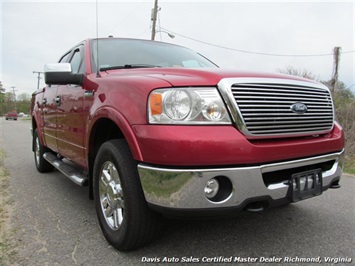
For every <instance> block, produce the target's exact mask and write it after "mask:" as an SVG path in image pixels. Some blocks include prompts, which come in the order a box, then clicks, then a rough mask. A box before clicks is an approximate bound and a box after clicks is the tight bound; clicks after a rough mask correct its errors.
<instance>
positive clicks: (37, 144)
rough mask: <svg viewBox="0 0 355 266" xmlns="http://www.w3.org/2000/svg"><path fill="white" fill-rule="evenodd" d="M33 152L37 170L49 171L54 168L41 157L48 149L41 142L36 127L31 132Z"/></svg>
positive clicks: (41, 171)
mask: <svg viewBox="0 0 355 266" xmlns="http://www.w3.org/2000/svg"><path fill="white" fill-rule="evenodd" d="M32 145H33V153H34V157H35V164H36V168H37V170H38V172H40V173H47V172H51V171H53V169H54V166H53V165H51V164H50V163H49V162H47V161H46V160H45V159H44V158H43V154H44V153H45V152H47V151H48V149H47V148H46V147H44V146H42V144H41V140H40V139H39V135H38V129H37V128H36V129H35V131H34V133H33V143H32Z"/></svg>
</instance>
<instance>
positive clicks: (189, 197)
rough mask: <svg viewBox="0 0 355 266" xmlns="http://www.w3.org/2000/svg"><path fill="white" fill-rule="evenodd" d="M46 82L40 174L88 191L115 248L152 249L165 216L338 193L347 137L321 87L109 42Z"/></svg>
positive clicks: (37, 96) (37, 97)
mask: <svg viewBox="0 0 355 266" xmlns="http://www.w3.org/2000/svg"><path fill="white" fill-rule="evenodd" d="M45 82H46V84H47V86H46V87H45V88H43V89H40V90H38V91H36V92H35V93H33V98H32V111H31V113H32V129H33V151H34V159H35V164H36V167H37V169H38V171H39V172H41V173H44V172H48V171H51V170H53V168H54V167H55V168H57V169H58V170H60V171H61V172H63V173H64V174H65V175H66V176H68V177H69V178H70V179H71V180H72V181H74V182H75V183H77V184H79V185H82V186H89V188H90V189H89V192H90V195H89V196H90V198H93V199H94V201H95V208H96V211H97V216H98V220H99V223H100V226H101V229H102V232H103V234H104V235H105V237H106V239H107V240H108V242H109V243H111V244H112V245H113V246H114V247H116V248H117V249H119V250H130V249H134V248H137V247H140V246H142V245H144V244H147V243H148V242H149V241H151V240H152V239H153V237H154V234H155V232H156V231H157V229H158V224H159V223H158V222H159V220H160V219H159V215H160V214H169V215H184V216H189V215H203V216H204V215H212V216H213V215H223V214H228V213H235V212H236V211H241V210H248V211H261V210H264V209H266V208H268V207H274V206H279V205H285V204H289V203H292V202H298V201H300V200H305V199H308V198H311V197H314V196H318V195H321V194H322V193H323V192H324V191H326V190H327V189H328V188H338V187H339V186H340V185H339V181H340V176H341V173H342V165H343V154H344V136H343V131H342V128H341V126H340V125H339V124H338V123H337V122H336V121H335V120H334V117H335V115H334V106H333V101H332V97H331V93H330V91H329V90H328V88H327V87H325V86H324V85H322V84H319V83H316V82H314V81H310V80H306V79H302V78H299V77H292V76H287V75H281V74H262V73H249V72H237V71H231V70H223V69H220V68H218V67H217V66H216V65H215V64H214V63H212V62H211V61H209V60H208V59H206V58H205V57H203V56H201V55H200V54H198V53H196V52H194V51H191V50H189V49H187V48H184V47H181V46H177V45H172V44H167V43H161V42H154V41H147V40H137V39H121V38H102V39H89V40H86V41H83V42H82V43H79V44H78V45H76V46H74V47H73V48H72V49H70V50H68V51H67V52H66V53H65V54H64V55H63V56H62V57H61V58H60V60H59V62H58V63H54V64H47V65H46V66H45ZM275 219H276V218H275Z"/></svg>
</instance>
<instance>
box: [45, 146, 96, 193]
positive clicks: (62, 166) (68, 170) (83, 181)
mask: <svg viewBox="0 0 355 266" xmlns="http://www.w3.org/2000/svg"><path fill="white" fill-rule="evenodd" d="M43 158H44V159H46V160H47V161H48V162H49V163H50V164H52V165H53V166H54V167H55V168H57V169H58V170H59V171H60V172H62V173H63V174H64V175H65V176H67V177H68V178H69V179H70V180H71V181H73V182H74V183H75V184H77V185H79V186H87V185H88V183H89V182H88V178H87V176H86V175H84V174H82V173H80V172H79V171H78V170H76V169H75V168H74V167H72V166H70V165H69V164H67V163H65V162H63V161H62V160H60V159H58V157H57V156H55V155H54V154H53V153H50V152H46V153H44V154H43Z"/></svg>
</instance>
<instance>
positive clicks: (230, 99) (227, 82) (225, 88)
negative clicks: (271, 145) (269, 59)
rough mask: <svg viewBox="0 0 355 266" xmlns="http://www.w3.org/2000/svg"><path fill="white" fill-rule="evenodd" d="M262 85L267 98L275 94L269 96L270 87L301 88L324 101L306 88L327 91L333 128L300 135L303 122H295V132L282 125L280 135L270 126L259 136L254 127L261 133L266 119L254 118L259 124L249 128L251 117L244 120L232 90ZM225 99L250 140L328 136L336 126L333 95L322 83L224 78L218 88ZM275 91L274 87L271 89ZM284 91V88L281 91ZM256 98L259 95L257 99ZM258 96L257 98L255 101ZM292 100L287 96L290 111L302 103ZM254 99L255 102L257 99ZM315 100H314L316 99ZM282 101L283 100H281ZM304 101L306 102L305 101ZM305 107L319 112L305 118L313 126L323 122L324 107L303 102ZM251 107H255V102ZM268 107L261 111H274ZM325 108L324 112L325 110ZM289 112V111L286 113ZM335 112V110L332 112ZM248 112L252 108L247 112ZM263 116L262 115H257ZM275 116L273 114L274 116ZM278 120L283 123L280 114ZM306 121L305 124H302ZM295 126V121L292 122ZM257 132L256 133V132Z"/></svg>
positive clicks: (285, 101) (233, 117) (239, 125)
mask: <svg viewBox="0 0 355 266" xmlns="http://www.w3.org/2000/svg"><path fill="white" fill-rule="evenodd" d="M238 84H239V85H242V84H243V85H257V84H258V85H260V86H261V87H263V88H265V89H263V95H264V94H265V95H268V94H270V97H271V95H272V94H271V93H268V92H267V90H266V88H267V87H268V86H271V87H272V86H275V85H276V86H283V87H284V88H287V86H297V87H298V88H299V89H304V91H302V95H307V94H309V95H312V97H313V98H320V99H322V95H319V96H314V95H313V94H314V93H315V92H314V91H313V92H311V91H307V89H306V88H309V89H311V88H313V89H317V90H322V91H324V92H326V93H327V94H329V101H330V103H331V108H330V107H327V108H328V109H329V115H328V120H329V122H328V123H329V125H330V123H331V127H330V128H329V126H328V128H326V129H321V128H318V127H314V128H311V127H310V128H309V129H308V131H306V130H304V131H303V130H299V131H298V132H296V133H295V130H296V129H297V127H298V125H299V123H298V124H297V123H293V125H291V127H292V129H287V130H284V132H283V129H282V127H284V126H283V125H282V124H283V123H281V126H279V127H280V129H279V130H277V132H276V133H275V132H273V131H275V128H277V125H274V124H272V125H270V126H268V127H269V128H270V130H271V131H270V132H268V129H267V128H266V130H265V131H264V132H263V131H259V132H260V133H257V134H256V133H255V131H253V130H252V129H251V128H252V127H254V130H258V128H259V129H260V124H265V123H266V122H267V121H265V122H263V121H261V120H263V119H264V120H265V117H259V116H258V118H257V119H253V121H254V122H256V125H249V128H248V126H247V124H248V122H247V121H246V119H247V118H245V117H243V114H242V111H241V109H240V108H239V106H238V104H237V102H236V98H235V96H234V95H233V91H232V87H233V85H238ZM217 87H218V89H219V91H220V93H221V95H222V98H223V100H224V101H225V103H226V105H227V108H228V110H229V112H230V114H231V117H232V120H233V122H234V124H235V126H236V127H237V128H238V129H239V130H240V131H241V132H242V133H243V134H244V135H246V136H247V138H251V139H253V138H254V139H257V138H279V137H285V136H286V137H293V136H305V135H317V134H325V133H329V132H330V131H331V130H332V129H333V127H334V104H333V100H332V97H331V94H330V91H329V89H328V88H327V87H326V86H325V85H323V84H320V83H316V82H311V81H310V82H306V81H296V80H290V79H273V78H225V79H222V80H221V81H220V82H219V83H218V85H217ZM270 89H272V88H270ZM280 89H282V88H280ZM284 93H285V96H287V93H286V92H284ZM245 95H246V96H247V95H248V94H247V93H246V94H245ZM255 97H256V96H255ZM255 97H254V98H255ZM265 97H266V96H263V97H262V98H261V99H263V98H265ZM289 97H290V96H288V97H284V103H285V104H289V105H288V106H287V105H285V106H286V107H285V108H286V109H288V110H290V109H289V108H290V106H291V105H292V104H293V103H296V102H300V101H299V100H296V98H295V100H294V101H291V103H290V100H289ZM254 98H253V99H254ZM313 98H312V99H313ZM253 99H251V101H253ZM278 102H279V100H278ZM301 102H302V101H301ZM303 104H305V105H306V106H307V107H308V108H311V109H312V110H313V111H314V112H318V113H313V114H312V113H307V112H306V113H305V114H303V115H302V116H307V119H309V120H308V122H311V123H315V122H319V116H318V115H319V114H324V110H325V109H324V107H322V106H320V107H318V106H317V107H316V106H312V102H303ZM251 105H253V104H252V103H251ZM259 106H260V107H262V105H259ZM267 107H268V105H265V110H263V109H260V110H259V111H260V112H264V111H270V109H268V110H266V109H267ZM251 108H253V106H251ZM322 108H323V109H322ZM286 109H285V110H286ZM330 109H331V111H330ZM247 110H248V109H247ZM257 115H259V114H257ZM271 115H272V113H271ZM274 115H275V117H277V118H278V119H280V120H282V118H281V117H282V115H280V117H278V116H279V114H278V113H276V114H274ZM295 115H296V114H295ZM287 120H289V119H285V121H287ZM301 122H302V121H301ZM290 124H292V122H291V123H290ZM264 127H265V126H261V128H264ZM253 132H254V133H253Z"/></svg>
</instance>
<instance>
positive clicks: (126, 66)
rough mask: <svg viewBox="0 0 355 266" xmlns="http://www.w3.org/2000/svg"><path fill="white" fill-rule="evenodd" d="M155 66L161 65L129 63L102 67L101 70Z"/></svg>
mask: <svg viewBox="0 0 355 266" xmlns="http://www.w3.org/2000/svg"><path fill="white" fill-rule="evenodd" d="M154 67H161V66H156V65H149V64H130V65H128V64H127V65H123V66H109V67H101V68H100V71H106V70H114V69H130V68H154Z"/></svg>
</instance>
